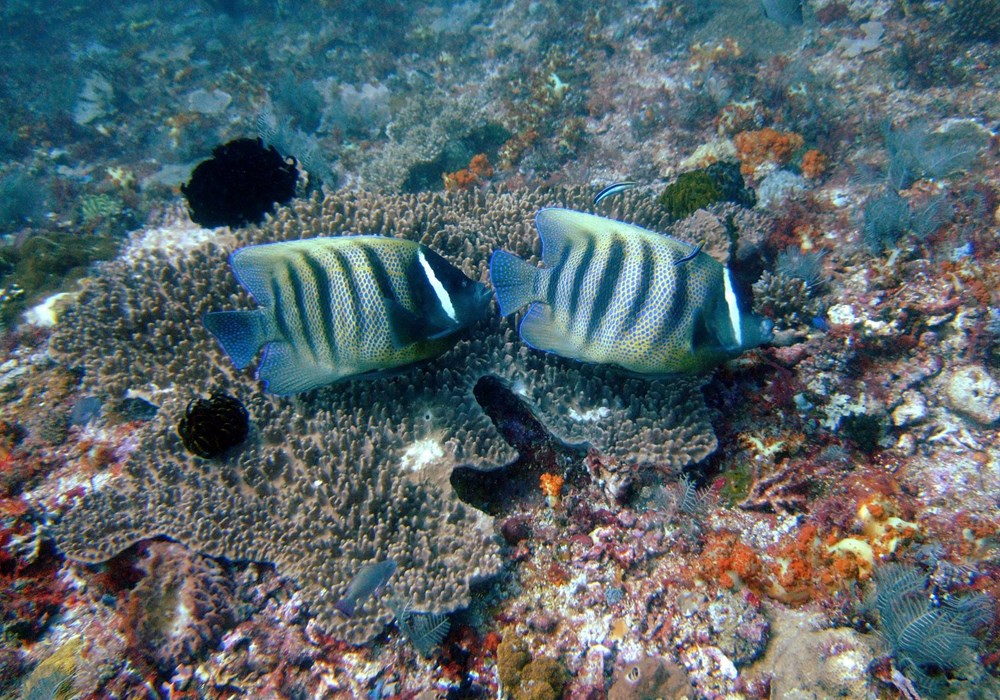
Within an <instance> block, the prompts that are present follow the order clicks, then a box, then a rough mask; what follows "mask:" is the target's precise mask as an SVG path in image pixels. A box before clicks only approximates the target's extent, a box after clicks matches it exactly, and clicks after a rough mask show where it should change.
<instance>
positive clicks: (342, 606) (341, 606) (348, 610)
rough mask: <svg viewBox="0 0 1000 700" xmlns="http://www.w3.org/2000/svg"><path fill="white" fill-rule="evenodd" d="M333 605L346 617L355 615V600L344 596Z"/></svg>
mask: <svg viewBox="0 0 1000 700" xmlns="http://www.w3.org/2000/svg"><path fill="white" fill-rule="evenodd" d="M333 607H334V608H335V609H336V610H337V612H339V613H340V614H341V615H343V616H344V617H354V601H353V600H348V599H347V598H344V599H343V600H338V601H337V602H336V603H334V604H333Z"/></svg>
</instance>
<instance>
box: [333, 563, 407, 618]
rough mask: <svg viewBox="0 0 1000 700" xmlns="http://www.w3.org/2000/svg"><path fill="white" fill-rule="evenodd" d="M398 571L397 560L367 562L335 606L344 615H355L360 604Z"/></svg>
mask: <svg viewBox="0 0 1000 700" xmlns="http://www.w3.org/2000/svg"><path fill="white" fill-rule="evenodd" d="M394 573H396V562H395V561H393V560H392V559H384V560H382V561H376V562H372V563H371V564H365V565H364V566H362V567H361V570H360V571H358V573H356V574H355V575H354V578H352V579H351V582H350V583H349V584H347V591H346V592H345V593H344V597H343V598H341V599H340V600H338V601H337V602H336V604H335V605H334V606H333V607H335V608H336V609H337V610H339V611H340V613H341V614H342V615H344V617H353V616H354V611H355V610H356V609H357V607H358V604H359V603H361V602H362V601H364V599H365V598H367V597H368V596H370V595H371V594H372V593H374V592H375V591H377V590H378V589H380V588H381V587H382V586H384V585H385V584H386V582H387V581H388V580H389V579H390V578H391V577H392V575H393V574H394Z"/></svg>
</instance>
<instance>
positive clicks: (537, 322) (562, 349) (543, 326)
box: [519, 303, 580, 357]
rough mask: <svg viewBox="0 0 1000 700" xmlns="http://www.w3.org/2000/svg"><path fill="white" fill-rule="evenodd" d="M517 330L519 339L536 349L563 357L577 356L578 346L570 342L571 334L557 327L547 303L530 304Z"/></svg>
mask: <svg viewBox="0 0 1000 700" xmlns="http://www.w3.org/2000/svg"><path fill="white" fill-rule="evenodd" d="M519 330H520V333H521V339H522V340H524V342H526V343H527V344H528V345H530V346H531V347H533V348H535V349H536V350H544V351H546V352H553V353H555V354H557V355H562V356H563V357H579V354H580V348H579V347H578V346H577V345H576V344H575V343H573V342H572V338H571V334H570V333H567V332H566V329H564V328H560V327H558V325H557V324H556V322H555V313H554V312H553V310H552V307H551V306H549V305H548V304H542V303H535V304H532V305H531V308H529V309H528V313H526V314H525V316H524V319H523V320H522V321H521V327H520V329H519Z"/></svg>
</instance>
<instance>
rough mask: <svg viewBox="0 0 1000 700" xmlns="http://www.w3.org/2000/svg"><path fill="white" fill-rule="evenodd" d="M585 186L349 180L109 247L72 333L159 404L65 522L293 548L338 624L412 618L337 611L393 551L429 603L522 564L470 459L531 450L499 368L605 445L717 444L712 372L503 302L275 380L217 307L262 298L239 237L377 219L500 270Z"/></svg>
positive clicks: (285, 552)
mask: <svg viewBox="0 0 1000 700" xmlns="http://www.w3.org/2000/svg"><path fill="white" fill-rule="evenodd" d="M591 196H592V193H590V192H589V191H586V190H583V189H574V190H548V191H542V190H534V191H518V192H497V193H486V194H484V193H482V192H457V193H447V194H421V195H385V194H367V193H360V192H354V193H335V194H329V195H327V196H326V197H325V198H324V199H319V198H318V197H317V198H313V199H311V200H305V201H300V202H298V203H296V204H295V205H294V207H292V208H286V209H283V210H281V211H279V212H278V213H277V214H276V215H275V216H274V217H270V218H268V219H267V220H266V221H265V222H264V223H263V224H262V225H260V226H256V227H249V228H246V229H242V230H239V231H236V232H232V233H230V232H226V231H225V230H220V231H218V232H217V233H216V234H215V235H214V236H213V237H212V238H211V239H209V240H208V241H206V242H204V243H202V244H201V245H199V246H196V247H194V248H192V249H190V250H189V251H187V252H184V251H179V250H174V251H173V252H171V253H169V254H168V253H167V252H165V251H164V250H160V249H157V248H149V247H146V248H143V247H141V246H134V248H138V249H139V250H140V252H139V253H137V254H135V255H130V256H126V257H123V258H122V259H119V260H117V261H115V262H114V263H111V264H109V265H108V266H107V267H105V268H103V269H102V271H101V273H100V275H99V276H98V277H97V278H96V279H94V280H93V281H92V282H91V284H90V285H89V286H88V287H87V288H86V289H85V291H84V292H83V293H82V294H81V295H80V297H79V299H78V300H77V302H76V303H75V305H74V306H72V307H71V308H70V309H69V310H68V311H67V312H66V314H65V315H64V317H63V322H62V323H61V324H60V327H59V328H58V329H57V331H56V332H55V334H54V335H53V338H52V342H51V352H52V354H53V355H54V356H55V357H56V358H57V359H59V360H61V361H62V362H64V363H66V364H68V365H71V366H77V367H82V368H83V369H84V379H83V382H84V385H85V387H86V388H87V390H88V391H92V392H96V393H99V394H103V395H105V396H110V397H112V398H119V397H122V396H123V395H125V394H126V392H132V393H138V394H140V395H147V396H150V397H151V398H152V400H153V401H154V402H155V403H156V404H157V405H158V406H159V412H158V414H157V416H156V417H155V418H154V419H153V420H152V421H150V422H149V423H148V424H146V425H145V426H144V427H143V428H142V429H141V431H140V433H139V435H138V437H139V440H138V444H139V446H138V447H137V448H136V449H135V450H134V451H133V452H132V454H131V456H130V457H129V461H128V463H127V465H126V469H125V474H124V475H123V477H122V478H120V479H116V480H113V481H111V482H110V483H108V484H107V485H105V486H102V487H100V488H96V489H94V490H91V491H89V492H88V493H87V494H86V495H85V496H83V497H82V498H81V499H79V500H78V501H77V502H76V503H75V504H74V505H73V506H72V507H71V508H70V509H69V510H68V512H66V513H65V514H64V516H63V517H62V519H61V521H60V522H59V523H57V524H56V526H55V527H54V534H55V537H56V540H57V542H58V544H59V546H60V547H61V548H62V549H63V551H64V552H65V553H66V555H67V556H68V557H69V558H71V559H74V560H77V561H82V562H98V561H103V560H106V559H108V558H109V557H111V556H113V555H114V554H116V553H118V552H119V551H121V550H123V549H124V548H126V547H128V546H129V545H131V544H132V543H134V542H136V541H138V540H140V539H145V538H149V537H152V536H154V535H167V536H169V537H171V538H173V539H175V540H177V541H179V542H181V543H183V544H185V545H187V546H189V547H191V548H192V549H195V550H197V551H199V552H202V553H204V554H207V555H209V556H215V557H224V558H228V559H231V560H255V561H265V562H272V563H274V564H275V565H276V566H277V568H278V570H279V572H281V574H283V575H284V576H287V577H290V578H291V579H293V580H294V581H295V582H296V584H297V585H298V587H299V588H300V590H301V594H302V596H303V598H304V600H305V601H306V602H307V603H308V605H309V609H310V612H311V613H312V614H313V615H315V617H316V619H317V622H319V623H320V624H321V625H322V626H323V627H324V628H325V629H326V630H327V631H329V632H330V633H331V634H333V635H335V636H337V637H339V638H342V639H345V640H348V641H351V642H359V643H360V642H364V641H366V640H368V639H370V638H371V637H372V636H374V635H375V634H377V633H378V632H379V630H380V629H381V628H382V626H383V624H385V623H386V622H387V621H388V620H389V619H390V618H391V611H390V610H389V609H388V607H387V606H385V605H384V604H383V603H382V602H381V601H379V600H378V599H369V600H368V601H367V602H366V604H365V606H364V607H363V608H362V609H360V610H359V611H358V613H357V614H356V615H355V616H354V617H352V618H350V619H346V618H344V617H342V616H340V615H338V614H336V612H335V610H334V603H335V602H336V601H337V600H338V598H339V597H340V595H342V594H343V592H344V589H345V588H346V587H347V584H348V582H349V581H350V579H351V578H352V577H353V576H354V574H355V573H356V572H357V571H358V569H359V568H360V567H361V566H363V565H364V564H365V563H366V562H369V561H372V560H377V559H384V558H387V557H391V558H393V559H395V560H396V562H397V563H398V565H399V569H398V571H397V572H396V574H395V576H394V577H393V580H392V582H391V584H392V586H393V588H394V590H395V592H396V593H397V594H399V595H402V596H405V597H408V598H409V599H410V600H411V601H412V605H413V609H414V610H417V611H427V612H448V611H452V610H455V609H458V608H460V607H463V606H465V605H467V604H468V602H469V586H470V584H471V583H472V582H473V581H474V580H476V579H478V578H480V577H485V576H489V575H491V574H493V573H495V572H496V571H497V570H498V569H499V567H500V558H499V555H498V551H499V549H498V544H497V541H496V538H495V536H494V533H493V527H492V525H493V522H492V518H490V517H488V516H486V515H485V514H483V513H481V512H479V511H477V510H475V509H473V508H471V507H469V506H467V505H465V504H463V503H461V502H460V501H459V500H458V498H457V497H456V496H455V494H454V492H453V491H452V489H451V487H450V484H449V482H448V477H449V475H450V473H451V470H452V468H453V467H454V466H456V465H470V466H473V467H476V468H480V469H489V468H492V467H496V466H499V465H502V464H506V463H507V462H509V461H511V460H512V459H514V457H515V454H514V451H513V449H512V448H511V447H510V446H508V445H507V444H506V443H505V442H504V441H503V440H502V439H501V437H500V434H499V432H498V431H497V429H496V428H495V427H494V424H493V422H492V420H491V419H490V418H489V417H488V416H487V415H486V413H485V412H484V411H483V409H482V408H481V407H480V406H479V404H478V403H477V402H476V400H475V398H474V396H473V387H474V386H475V384H476V382H477V380H478V379H479V378H481V377H483V376H487V375H492V376H494V377H497V378H498V379H499V380H500V381H501V383H502V384H504V385H506V386H507V387H509V389H510V390H511V391H512V392H513V393H514V394H515V395H517V396H518V397H519V398H520V399H521V400H522V401H524V402H525V403H526V404H527V405H528V407H529V408H530V409H531V410H532V411H533V412H534V413H535V415H536V416H537V417H538V418H539V419H540V420H541V421H542V422H543V423H544V424H545V425H546V426H547V427H548V429H549V430H550V431H551V432H552V434H553V435H554V436H555V437H557V438H559V439H562V440H564V441H566V442H571V443H580V442H589V443H590V444H591V445H593V446H594V447H595V448H596V449H598V450H600V451H603V452H604V453H605V454H609V455H614V456H620V457H623V458H624V457H627V458H630V459H634V460H637V461H645V462H655V463H660V464H663V465H664V466H666V467H669V468H674V469H676V468H680V467H683V466H684V465H687V464H689V463H692V462H695V461H698V460H700V459H702V458H704V457H705V456H707V455H708V454H710V453H711V452H712V451H713V450H714V449H715V446H716V440H715V435H714V433H713V431H712V427H711V424H710V422H709V412H708V410H707V408H706V406H705V404H704V402H703V399H702V396H701V392H700V391H699V383H698V381H692V380H685V381H644V380H639V379H635V378H631V377H627V376H623V375H621V374H620V373H617V372H615V371H613V370H610V369H607V368H603V367H599V366H591V365H583V364H579V363H575V362H572V361H569V360H564V359H561V358H558V357H555V356H553V355H548V354H542V353H537V352H535V351H532V350H530V349H528V348H527V347H526V346H525V345H523V344H522V343H521V342H520V340H519V339H518V337H517V333H516V325H515V324H512V323H511V322H510V321H509V320H507V319H502V318H500V317H499V315H498V314H497V315H495V316H491V317H490V318H489V319H487V320H485V321H483V322H482V323H480V324H479V325H478V326H476V327H474V328H473V329H472V330H471V332H470V333H469V334H468V337H467V338H466V339H463V340H461V341H459V342H458V344H457V345H456V346H455V347H454V348H453V349H452V350H450V351H449V352H447V353H446V354H445V355H443V356H442V357H440V358H438V359H437V360H435V361H433V362H430V363H427V364H424V365H421V366H419V367H416V368H414V369H412V370H410V371H408V372H406V373H404V374H401V375H398V376H394V377H390V378H383V379H377V380H369V381H355V382H346V383H342V384H336V385H333V386H330V387H328V388H325V389H322V390H318V391H314V392H310V393H307V394H301V395H298V396H294V397H276V396H271V395H268V394H265V393H263V392H262V390H261V386H260V385H259V384H258V382H257V381H256V380H255V379H254V378H253V375H252V371H251V370H247V371H244V372H237V371H236V370H234V369H233V368H232V364H231V363H230V362H229V360H228V359H227V358H226V357H225V356H224V355H223V354H222V352H221V350H220V349H219V348H218V347H217V346H216V344H215V343H214V341H213V340H212V338H211V337H210V336H209V335H208V333H207V331H206V330H205V329H204V327H203V326H202V324H201V321H200V318H201V316H202V314H204V313H205V312H206V311H209V310H220V309H241V308H242V309H246V308H254V306H255V305H254V303H253V301H252V299H250V298H249V297H248V296H247V295H246V294H245V293H244V292H243V291H242V290H241V289H240V287H239V285H238V284H237V283H236V280H235V279H234V278H233V277H232V274H231V272H230V270H229V266H228V265H227V264H226V259H227V256H228V254H229V253H230V252H231V251H232V250H234V249H235V248H236V247H239V246H243V245H248V244H253V243H262V242H266V241H279V240H288V239H296V238H303V237H309V236H317V235H337V234H346V233H368V234H382V235H392V236H399V237H403V238H408V239H412V240H419V241H421V242H423V243H426V244H427V245H429V246H431V247H432V248H434V249H435V250H437V251H439V252H440V253H441V254H442V255H444V256H445V257H447V258H449V259H450V260H451V261H452V262H454V263H455V264H456V265H458V266H459V267H460V268H462V270H463V271H464V272H465V273H466V274H468V275H470V276H471V277H473V278H476V279H481V280H485V279H486V277H487V270H486V267H487V260H488V257H489V255H490V253H491V251H492V250H494V249H496V248H504V249H507V250H510V251H513V252H515V253H516V254H518V255H522V256H525V257H532V256H534V257H532V259H533V260H536V261H537V254H538V252H539V250H538V236H537V234H536V233H535V231H534V227H533V218H534V214H535V212H536V211H537V210H538V209H539V208H541V207H543V206H548V205H559V206H567V207H571V208H576V209H583V210H586V209H588V208H589V206H588V205H589V202H590V198H591ZM615 206H616V207H618V209H616V210H614V211H613V212H611V215H612V216H615V217H617V218H622V219H627V220H629V221H634V222H636V223H639V224H641V225H647V226H651V227H655V226H656V225H657V224H658V223H659V221H658V220H657V219H656V217H658V216H660V214H655V213H653V212H654V211H655V207H654V206H653V204H652V202H651V201H649V200H643V199H642V198H639V197H623V198H621V201H620V202H618V203H616V204H615ZM216 391H219V392H226V393H228V394H230V395H233V396H235V397H236V398H238V399H239V400H240V401H242V402H243V404H244V405H245V406H246V408H247V410H248V412H249V414H250V419H251V423H252V427H251V432H250V435H249V437H248V438H247V440H246V442H245V443H244V445H243V446H242V447H241V448H240V450H238V451H236V453H235V454H227V455H226V456H225V457H223V458H221V459H217V460H212V461H209V460H204V459H201V458H198V457H196V456H193V455H191V454H189V453H187V452H186V450H184V448H183V446H182V444H181V440H180V438H179V437H178V436H177V434H176V432H175V431H174V427H173V426H174V425H176V423H177V421H178V419H179V417H180V416H181V415H183V412H184V407H185V406H186V405H187V403H188V401H190V400H191V399H192V398H193V397H195V396H197V395H208V394H210V393H212V392H216Z"/></svg>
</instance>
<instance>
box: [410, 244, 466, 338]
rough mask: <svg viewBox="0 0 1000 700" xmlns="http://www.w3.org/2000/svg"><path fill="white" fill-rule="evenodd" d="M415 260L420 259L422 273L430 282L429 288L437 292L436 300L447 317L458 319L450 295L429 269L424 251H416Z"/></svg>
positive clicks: (453, 319)
mask: <svg viewBox="0 0 1000 700" xmlns="http://www.w3.org/2000/svg"><path fill="white" fill-rule="evenodd" d="M417 260H419V261H420V266H421V267H422V268H423V269H424V274H425V275H427V281H428V282H430V284H431V288H432V289H434V293H435V294H437V298H438V301H439V302H441V308H442V309H444V312H445V313H446V314H448V318H450V319H451V320H452V321H458V317H457V316H456V315H455V306H454V304H452V303H451V295H450V294H448V290H446V289H445V288H444V285H443V284H441V280H439V279H438V278H437V275H435V274H434V270H432V269H431V266H430V264H429V263H428V262H427V256H426V255H424V251H422V250H418V251H417Z"/></svg>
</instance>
